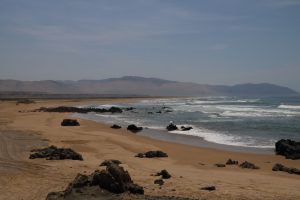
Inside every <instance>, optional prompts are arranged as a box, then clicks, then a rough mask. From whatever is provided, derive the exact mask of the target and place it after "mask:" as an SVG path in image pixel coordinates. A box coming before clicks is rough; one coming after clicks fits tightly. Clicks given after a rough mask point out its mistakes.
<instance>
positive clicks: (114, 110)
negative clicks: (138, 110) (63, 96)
mask: <svg viewBox="0 0 300 200" xmlns="http://www.w3.org/2000/svg"><path fill="white" fill-rule="evenodd" d="M34 111H38V112H60V113H64V112H70V113H88V112H95V113H106V112H111V113H122V112H123V111H122V109H121V108H118V107H114V106H113V107H111V108H109V109H105V108H77V107H69V106H59V107H53V108H45V107H41V108H39V109H37V110H34Z"/></svg>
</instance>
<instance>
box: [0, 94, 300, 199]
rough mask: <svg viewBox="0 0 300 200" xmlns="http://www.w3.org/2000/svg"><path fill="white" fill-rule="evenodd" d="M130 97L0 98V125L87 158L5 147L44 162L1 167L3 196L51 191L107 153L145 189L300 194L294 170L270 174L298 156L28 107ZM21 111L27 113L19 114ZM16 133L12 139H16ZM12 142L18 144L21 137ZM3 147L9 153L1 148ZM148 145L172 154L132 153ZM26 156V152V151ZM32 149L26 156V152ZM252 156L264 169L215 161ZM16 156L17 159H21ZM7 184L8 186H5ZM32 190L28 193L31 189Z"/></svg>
mask: <svg viewBox="0 0 300 200" xmlns="http://www.w3.org/2000/svg"><path fill="white" fill-rule="evenodd" d="M124 101H132V99H131V100H124V99H119V100H118V99H113V100H103V99H100V100H82V101H79V102H78V101H71V100H70V101H61V100H53V101H39V102H37V103H36V104H29V105H18V106H16V105H15V103H13V102H0V112H1V117H0V122H1V123H0V130H23V132H24V133H25V132H29V133H31V132H34V133H36V134H38V135H39V137H40V138H41V139H42V140H43V141H47V143H48V145H56V146H58V147H68V148H72V149H74V150H75V151H77V152H79V153H81V154H82V156H83V158H84V161H72V160H62V161H59V160H58V161H51V160H44V159H36V160H29V159H28V155H29V153H30V152H29V151H24V152H18V151H19V150H18V149H15V148H7V149H6V150H5V149H3V148H2V149H1V151H3V152H6V151H8V152H9V155H14V151H15V154H17V155H19V154H22V155H23V156H19V157H17V158H18V159H20V160H21V161H26V162H28V163H30V164H35V165H38V166H42V167H41V168H34V169H29V170H27V171H24V170H22V169H15V170H14V171H12V172H10V173H9V174H8V173H7V172H3V171H0V177H1V178H0V183H1V184H4V185H6V186H5V187H4V188H1V189H0V190H1V191H0V198H4V199H24V200H25V199H45V196H46V195H47V194H48V193H49V192H53V191H60V190H62V189H64V188H65V187H66V186H67V184H68V183H69V182H70V181H71V180H73V179H74V177H75V176H76V174H77V173H83V174H90V173H91V172H93V171H94V170H95V169H98V168H99V164H100V163H101V162H102V161H103V160H105V159H118V160H121V161H122V162H123V163H124V164H123V166H124V168H125V169H126V170H128V171H129V173H130V175H131V176H132V178H133V180H134V181H135V182H136V183H138V184H139V185H142V186H143V187H144V188H145V193H146V194H150V195H151V194H156V195H169V196H183V197H184V196H186V197H191V198H196V199H199V198H201V199H209V200H213V199H228V200H229V199H267V200H271V199H291V200H292V199H297V198H299V197H300V191H299V190H298V186H299V185H300V179H299V177H298V176H297V175H292V174H288V173H284V172H273V171H272V170H271V169H272V166H273V165H274V164H275V163H282V164H284V165H286V166H289V167H296V168H300V161H299V160H287V159H285V158H284V157H283V156H277V155H265V154H256V153H242V152H232V151H226V150H219V149H212V148H205V147H195V146H190V145H184V144H177V143H172V142H166V141H160V140H156V139H152V138H148V137H145V136H141V135H136V134H132V133H130V132H129V131H127V130H124V129H122V130H114V129H111V128H109V126H108V125H107V124H101V123H97V122H93V121H90V120H82V119H80V120H79V122H80V124H81V125H80V126H79V127H61V126H60V122H61V121H62V119H64V118H70V117H71V118H72V115H70V114H69V113H43V112H26V111H30V110H33V109H36V108H39V107H42V106H44V107H50V106H53V107H54V106H62V105H69V106H70V105H77V104H78V103H92V102H96V103H116V102H124ZM19 111H24V112H19ZM13 139H14V138H12V145H13V144H14V140H16V141H17V138H15V139H14V140H13ZM16 141H15V142H16ZM4 150H5V151H4ZM149 150H162V151H164V152H166V153H167V154H168V155H169V157H168V158H159V159H147V158H142V159H141V158H136V157H134V156H135V155H136V154H137V153H141V152H145V151H149ZM24 155H25V156H24ZM26 155H27V156H26ZM229 158H231V159H234V160H238V161H239V162H240V163H241V162H243V161H246V160H247V161H249V162H253V163H254V164H255V165H257V166H259V167H260V169H259V170H250V169H241V168H240V167H238V166H226V167H224V168H218V167H216V166H214V164H215V163H224V162H226V160H227V159H229ZM15 162H20V161H18V160H16V161H15ZM162 169H167V170H168V171H169V172H170V173H171V175H172V178H171V179H170V180H167V181H166V183H165V185H164V186H162V187H161V188H159V186H157V185H155V184H153V181H154V179H155V177H153V176H151V174H155V173H156V172H158V171H159V170H162ZM5 183H9V184H5ZM207 185H215V186H216V187H217V190H216V191H214V192H207V191H203V190H200V188H201V187H204V186H207ZM28 191H31V192H28Z"/></svg>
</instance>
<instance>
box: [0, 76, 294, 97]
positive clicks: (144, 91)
mask: <svg viewBox="0 0 300 200" xmlns="http://www.w3.org/2000/svg"><path fill="white" fill-rule="evenodd" d="M0 91H22V92H47V93H55V94H118V95H128V94H131V95H149V96H208V95H209V96H211V95H216V96H218V95H227V96H290V95H297V94H298V93H297V92H295V91H293V90H291V89H289V88H287V87H282V86H278V85H273V84H268V83H262V84H240V85H234V86H226V85H220V86H215V85H205V84H197V83H187V82H177V81H169V80H163V79H157V78H144V77H136V76H125V77H121V78H110V79H103V80H79V81H52V80H45V81H18V80H0Z"/></svg>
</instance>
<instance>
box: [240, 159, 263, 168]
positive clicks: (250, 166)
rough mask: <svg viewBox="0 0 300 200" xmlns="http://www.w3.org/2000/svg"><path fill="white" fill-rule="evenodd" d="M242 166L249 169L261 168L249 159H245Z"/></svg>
mask: <svg viewBox="0 0 300 200" xmlns="http://www.w3.org/2000/svg"><path fill="white" fill-rule="evenodd" d="M240 167H241V168H247V169H259V167H258V166H256V165H254V164H253V163H251V162H247V161H245V162H243V163H242V164H240Z"/></svg>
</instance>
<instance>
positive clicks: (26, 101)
mask: <svg viewBox="0 0 300 200" xmlns="http://www.w3.org/2000/svg"><path fill="white" fill-rule="evenodd" d="M32 103H35V101H33V100H30V99H21V100H18V101H17V103H16V105H19V104H32Z"/></svg>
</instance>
